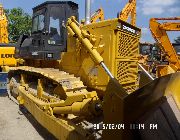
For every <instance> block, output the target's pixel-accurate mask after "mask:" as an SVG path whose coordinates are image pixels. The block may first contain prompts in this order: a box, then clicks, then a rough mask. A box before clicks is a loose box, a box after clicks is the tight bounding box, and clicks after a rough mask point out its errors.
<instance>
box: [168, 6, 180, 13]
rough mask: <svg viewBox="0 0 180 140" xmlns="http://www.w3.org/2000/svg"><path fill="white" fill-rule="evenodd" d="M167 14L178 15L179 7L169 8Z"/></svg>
mask: <svg viewBox="0 0 180 140" xmlns="http://www.w3.org/2000/svg"><path fill="white" fill-rule="evenodd" d="M169 12H170V13H171V14H174V13H179V12H180V8H179V7H172V8H169Z"/></svg>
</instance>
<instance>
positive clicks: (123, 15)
mask: <svg viewBox="0 0 180 140" xmlns="http://www.w3.org/2000/svg"><path fill="white" fill-rule="evenodd" d="M129 17H131V24H132V25H134V26H135V25H136V0H129V2H128V3H127V4H126V5H125V7H124V8H123V10H122V11H121V12H120V14H119V19H121V20H123V21H127V20H128V18H129Z"/></svg>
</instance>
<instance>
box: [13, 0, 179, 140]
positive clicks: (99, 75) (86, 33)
mask: <svg viewBox="0 0 180 140" xmlns="http://www.w3.org/2000/svg"><path fill="white" fill-rule="evenodd" d="M129 3H131V1H129ZM129 3H128V4H129ZM90 9H91V1H90V0H86V13H85V15H86V16H85V23H84V24H80V23H79V22H78V18H79V15H78V4H76V3H74V2H72V1H47V2H45V3H42V4H40V5H38V6H36V7H35V8H33V18H32V23H33V24H32V35H31V36H26V35H22V36H21V37H20V39H19V41H18V45H17V46H18V47H17V48H16V54H15V56H16V57H17V58H20V59H23V60H24V61H23V63H22V64H21V66H18V67H10V68H9V79H10V83H9V89H10V91H11V94H12V95H13V96H14V97H16V98H17V100H18V102H19V105H20V106H24V107H25V108H26V109H27V110H28V111H29V112H30V113H31V114H32V115H33V116H34V118H35V119H36V120H37V121H38V122H39V123H40V124H41V125H42V126H43V127H45V128H46V129H47V130H48V131H49V132H51V133H52V134H53V135H54V136H55V137H56V138H57V139H60V140H81V139H82V140H85V139H87V140H91V139H92V140H98V139H103V140H109V139H117V140H119V139H120V140H121V139H122V140H135V139H142V140H148V139H155V140H159V139H163V140H164V139H180V135H179V130H180V127H179V121H180V118H179V117H180V112H179V109H180V104H179V102H180V95H179V88H178V85H179V84H180V78H179V77H180V74H179V73H178V72H177V73H174V74H170V75H166V76H164V77H160V78H157V79H152V78H151V79H150V80H149V81H148V82H146V83H144V86H142V87H141V85H140V84H139V83H140V82H139V81H140V79H139V77H140V76H139V75H140V74H144V75H146V76H149V74H148V72H147V71H146V70H145V69H143V67H141V65H140V64H138V56H139V48H138V44H139V39H140V36H141V29H140V28H138V27H136V26H135V25H134V22H132V23H133V24H131V23H128V22H126V21H125V20H123V19H121V18H119V17H117V18H114V19H108V20H102V21H99V22H93V23H91V14H90V13H91V10H90ZM125 11H126V10H125ZM133 19H134V16H133ZM140 68H141V69H142V71H143V73H140V74H139V69H140ZM142 80H143V79H142Z"/></svg>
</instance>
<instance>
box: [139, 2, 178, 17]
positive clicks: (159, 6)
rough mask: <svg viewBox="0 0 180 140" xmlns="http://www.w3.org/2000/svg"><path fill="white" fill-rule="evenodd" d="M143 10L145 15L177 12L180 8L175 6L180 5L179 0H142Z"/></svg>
mask: <svg viewBox="0 0 180 140" xmlns="http://www.w3.org/2000/svg"><path fill="white" fill-rule="evenodd" d="M139 3H140V5H141V11H142V13H143V14H144V15H154V14H156V15H157V14H158V15H160V14H163V13H166V12H170V13H177V12H179V11H180V8H179V7H177V8H174V6H177V5H180V2H179V0H163V1H162V0H140V2H139Z"/></svg>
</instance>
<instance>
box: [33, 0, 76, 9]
mask: <svg viewBox="0 0 180 140" xmlns="http://www.w3.org/2000/svg"><path fill="white" fill-rule="evenodd" d="M48 4H68V5H73V6H76V7H77V8H78V4H77V3H75V2H72V1H46V2H44V3H42V4H40V5H38V6H36V7H34V8H32V9H33V11H34V10H37V9H39V8H41V7H44V6H45V5H48Z"/></svg>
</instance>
